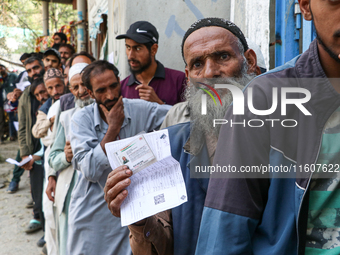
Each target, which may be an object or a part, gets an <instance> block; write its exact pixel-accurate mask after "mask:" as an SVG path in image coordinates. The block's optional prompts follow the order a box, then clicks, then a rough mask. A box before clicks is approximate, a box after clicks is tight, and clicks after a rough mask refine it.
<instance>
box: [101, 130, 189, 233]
mask: <svg viewBox="0 0 340 255" xmlns="http://www.w3.org/2000/svg"><path fill="white" fill-rule="evenodd" d="M105 149H106V152H107V157H108V160H109V162H110V165H111V168H112V169H115V168H117V167H119V166H121V165H123V164H124V165H127V166H129V168H130V169H131V170H132V171H133V175H132V176H131V177H130V180H131V184H130V185H129V186H128V187H127V191H128V196H127V197H126V199H125V200H124V202H123V203H122V205H121V208H120V215H121V224H122V226H127V225H131V224H133V223H135V222H137V221H140V220H142V219H144V218H147V217H150V216H152V215H154V214H156V213H159V212H162V211H165V210H168V209H171V208H174V207H176V206H179V205H181V204H183V203H185V202H186V201H187V192H186V188H185V183H184V179H183V175H182V171H181V166H180V164H179V162H178V161H177V160H175V159H174V158H173V157H172V156H171V150H170V141H169V133H168V130H166V129H165V130H160V131H156V132H152V133H148V134H144V135H137V136H134V137H130V138H127V139H123V140H118V141H114V142H111V143H107V144H105Z"/></svg>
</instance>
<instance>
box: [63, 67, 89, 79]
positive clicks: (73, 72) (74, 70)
mask: <svg viewBox="0 0 340 255" xmlns="http://www.w3.org/2000/svg"><path fill="white" fill-rule="evenodd" d="M88 65H89V64H87V63H78V64H74V65H73V66H71V68H70V70H69V71H68V81H71V79H72V77H73V76H75V75H76V74H79V73H81V71H83V69H84V68H85V67H86V66H88Z"/></svg>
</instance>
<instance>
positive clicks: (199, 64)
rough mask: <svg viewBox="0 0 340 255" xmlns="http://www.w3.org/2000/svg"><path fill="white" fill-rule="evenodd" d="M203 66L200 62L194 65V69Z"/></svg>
mask: <svg viewBox="0 0 340 255" xmlns="http://www.w3.org/2000/svg"><path fill="white" fill-rule="evenodd" d="M200 66H201V63H200V62H195V63H194V64H193V67H195V68H198V67H200Z"/></svg>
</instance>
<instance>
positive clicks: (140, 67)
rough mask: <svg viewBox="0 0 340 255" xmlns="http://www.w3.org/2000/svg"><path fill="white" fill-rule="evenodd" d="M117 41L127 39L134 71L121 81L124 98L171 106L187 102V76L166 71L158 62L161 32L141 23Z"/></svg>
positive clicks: (177, 72) (131, 65)
mask: <svg viewBox="0 0 340 255" xmlns="http://www.w3.org/2000/svg"><path fill="white" fill-rule="evenodd" d="M116 39H125V47H126V55H127V58H128V62H129V66H130V71H131V75H129V76H128V77H126V78H125V79H124V80H122V82H121V84H122V95H123V97H125V98H140V99H144V100H146V101H150V102H156V103H158V104H168V105H174V104H176V103H178V102H181V101H183V97H182V96H183V92H184V89H185V84H186V82H185V75H184V73H183V72H180V71H177V70H173V69H170V68H165V67H164V66H163V65H162V64H161V63H160V62H159V61H157V60H156V58H155V56H156V53H157V50H158V32H157V29H156V28H155V27H154V26H153V25H152V24H151V23H149V22H147V21H137V22H135V23H133V24H132V25H131V26H130V28H129V29H128V31H127V32H126V34H123V35H118V36H117V37H116Z"/></svg>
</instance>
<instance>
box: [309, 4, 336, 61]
mask: <svg viewBox="0 0 340 255" xmlns="http://www.w3.org/2000/svg"><path fill="white" fill-rule="evenodd" d="M309 11H310V13H311V15H312V21H313V23H314V17H313V12H312V8H311V4H310V5H309ZM314 27H315V23H314ZM315 33H316V39H317V40H318V43H319V44H320V45H321V46H322V48H323V49H324V50H325V51H326V52H327V53H328V55H329V56H330V57H331V58H332V59H334V60H335V61H336V62H338V63H340V59H339V55H337V54H336V53H335V52H333V51H332V50H331V48H329V47H327V46H326V44H325V43H324V42H323V41H322V39H321V37H320V36H319V33H318V30H317V29H316V27H315ZM339 35H340V31H337V32H335V34H334V35H333V36H337V37H339Z"/></svg>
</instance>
